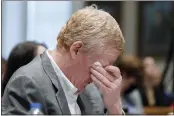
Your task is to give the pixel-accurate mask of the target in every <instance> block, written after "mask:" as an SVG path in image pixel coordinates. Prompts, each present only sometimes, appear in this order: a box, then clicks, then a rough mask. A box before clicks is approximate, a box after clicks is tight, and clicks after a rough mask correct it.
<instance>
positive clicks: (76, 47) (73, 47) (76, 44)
mask: <svg viewBox="0 0 174 116" xmlns="http://www.w3.org/2000/svg"><path fill="white" fill-rule="evenodd" d="M82 46H83V42H82V41H76V42H74V43H73V44H72V45H71V47H70V53H71V56H72V58H73V59H75V58H76V56H77V55H78V53H79V50H80V49H81V48H82Z"/></svg>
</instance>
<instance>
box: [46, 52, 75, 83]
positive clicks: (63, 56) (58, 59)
mask: <svg viewBox="0 0 174 116" xmlns="http://www.w3.org/2000/svg"><path fill="white" fill-rule="evenodd" d="M49 54H50V55H51V56H52V58H53V60H54V61H55V63H56V64H57V65H58V67H59V68H60V69H61V71H62V72H63V73H64V75H65V76H66V77H67V78H68V80H69V81H70V82H71V83H72V84H73V85H74V86H75V82H74V79H73V77H72V76H71V74H69V73H70V71H69V70H68V69H69V67H70V62H69V61H70V60H69V59H70V57H69V53H68V52H67V51H65V50H63V49H60V50H59V49H55V50H53V51H49Z"/></svg>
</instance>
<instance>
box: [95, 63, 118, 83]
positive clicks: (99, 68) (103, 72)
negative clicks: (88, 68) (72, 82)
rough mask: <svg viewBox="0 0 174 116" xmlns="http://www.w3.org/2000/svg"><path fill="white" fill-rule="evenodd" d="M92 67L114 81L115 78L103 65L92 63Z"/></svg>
mask: <svg viewBox="0 0 174 116" xmlns="http://www.w3.org/2000/svg"><path fill="white" fill-rule="evenodd" d="M92 68H93V69H94V70H96V71H97V72H99V73H100V74H102V75H103V76H104V77H106V78H107V79H108V80H109V81H110V82H113V81H114V80H115V79H114V78H113V77H112V75H110V74H109V73H108V72H107V71H106V70H105V69H104V68H103V67H101V66H96V65H92Z"/></svg>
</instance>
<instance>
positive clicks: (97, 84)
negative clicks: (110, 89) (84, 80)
mask: <svg viewBox="0 0 174 116" xmlns="http://www.w3.org/2000/svg"><path fill="white" fill-rule="evenodd" d="M91 79H92V80H93V82H94V84H95V85H96V86H97V87H98V88H99V89H100V90H101V89H102V88H103V87H104V85H103V84H102V82H100V81H99V80H98V79H97V78H96V77H95V76H94V75H93V74H91Z"/></svg>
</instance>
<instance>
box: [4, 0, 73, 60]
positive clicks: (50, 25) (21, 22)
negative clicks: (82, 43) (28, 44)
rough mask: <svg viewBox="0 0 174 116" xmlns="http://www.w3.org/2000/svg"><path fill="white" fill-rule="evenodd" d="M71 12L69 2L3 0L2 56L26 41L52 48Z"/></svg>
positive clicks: (6, 56)
mask: <svg viewBox="0 0 174 116" xmlns="http://www.w3.org/2000/svg"><path fill="white" fill-rule="evenodd" d="M71 13H72V2H71V1H2V56H3V57H4V58H5V59H7V58H8V56H9V53H10V51H11V50H12V48H13V47H14V46H15V45H16V44H17V43H19V42H22V41H25V40H36V41H39V42H44V43H46V44H47V45H48V48H49V49H54V47H55V45H56V42H57V41H56V37H57V35H58V33H59V31H60V29H61V27H62V26H63V25H64V24H65V23H66V21H67V20H68V18H69V17H70V15H71Z"/></svg>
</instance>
